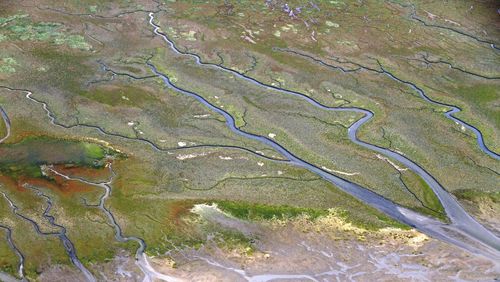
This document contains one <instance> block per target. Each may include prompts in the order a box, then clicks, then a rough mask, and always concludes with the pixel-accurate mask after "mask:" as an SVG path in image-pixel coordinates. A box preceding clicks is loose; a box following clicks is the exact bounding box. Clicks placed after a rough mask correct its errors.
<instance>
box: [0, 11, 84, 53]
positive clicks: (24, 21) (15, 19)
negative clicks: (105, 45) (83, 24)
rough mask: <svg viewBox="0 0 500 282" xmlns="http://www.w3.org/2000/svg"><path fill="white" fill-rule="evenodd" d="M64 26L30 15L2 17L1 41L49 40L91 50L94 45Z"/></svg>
mask: <svg viewBox="0 0 500 282" xmlns="http://www.w3.org/2000/svg"><path fill="white" fill-rule="evenodd" d="M63 27H64V26H63V25H62V24H60V23H53V22H33V21H31V19H30V17H29V15H26V14H17V15H12V16H9V17H6V18H0V42H2V41H6V40H13V41H16V40H20V41H48V42H51V43H54V44H56V45H66V46H68V47H70V48H73V49H80V50H86V51H88V50H90V48H92V46H91V45H90V44H88V43H87V42H85V38H84V37H83V36H81V35H75V34H67V33H65V32H61V29H62V28H63Z"/></svg>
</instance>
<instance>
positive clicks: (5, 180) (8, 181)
mask: <svg viewBox="0 0 500 282" xmlns="http://www.w3.org/2000/svg"><path fill="white" fill-rule="evenodd" d="M0 183H1V184H2V185H4V186H5V187H7V188H11V189H16V190H17V191H18V192H25V191H26V189H24V188H23V187H22V186H21V185H22V183H19V182H18V181H16V180H14V179H13V178H11V177H9V176H5V175H0Z"/></svg>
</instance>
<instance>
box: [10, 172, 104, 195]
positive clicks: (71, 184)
mask: <svg viewBox="0 0 500 282" xmlns="http://www.w3.org/2000/svg"><path fill="white" fill-rule="evenodd" d="M53 178H54V181H51V180H48V179H44V178H20V179H18V181H17V183H16V187H17V189H18V190H19V191H26V189H25V188H24V187H23V185H24V184H28V185H32V186H34V187H39V188H46V189H50V190H52V191H54V192H56V193H58V194H62V195H63V196H71V195H73V194H79V193H89V192H95V191H96V188H94V187H93V186H90V185H88V184H85V183H81V182H78V181H68V180H66V179H64V178H62V177H60V176H54V177H53Z"/></svg>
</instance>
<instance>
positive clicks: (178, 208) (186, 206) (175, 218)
mask: <svg viewBox="0 0 500 282" xmlns="http://www.w3.org/2000/svg"><path fill="white" fill-rule="evenodd" d="M195 204H196V202H195V201H176V202H172V203H169V204H168V218H167V219H166V220H167V224H172V223H173V224H174V225H176V226H180V225H184V224H185V223H184V222H183V221H182V218H183V217H184V216H186V215H188V214H189V213H190V210H191V208H192V207H193V205H195Z"/></svg>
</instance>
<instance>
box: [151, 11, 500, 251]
mask: <svg viewBox="0 0 500 282" xmlns="http://www.w3.org/2000/svg"><path fill="white" fill-rule="evenodd" d="M149 24H150V25H151V26H152V27H153V32H154V33H155V34H156V35H158V36H160V37H162V38H163V40H164V41H165V42H166V43H167V45H168V46H170V49H171V51H172V52H174V53H175V54H177V55H184V56H189V57H191V58H193V59H194V60H195V62H196V64H198V65H200V66H206V67H212V68H215V69H217V70H221V71H224V72H230V73H231V74H233V75H235V76H237V77H238V78H240V79H242V80H245V81H247V82H250V83H252V84H254V85H257V86H260V87H262V88H265V89H272V90H277V91H279V92H281V93H283V94H287V95H292V96H295V97H299V98H302V99H304V100H306V101H307V102H308V103H310V104H311V105H313V106H314V107H317V108H320V109H322V110H328V111H340V112H357V113H362V114H363V115H364V116H363V117H362V118H361V119H359V120H358V121H356V122H355V123H354V124H352V125H351V126H350V127H349V129H348V136H349V139H350V140H351V141H352V142H354V143H355V144H357V145H360V146H362V147H364V148H367V149H369V150H372V151H374V152H378V153H380V154H383V155H384V156H386V157H390V158H392V159H395V160H397V161H399V162H401V163H402V164H404V165H405V166H406V167H408V168H409V169H410V170H412V171H413V172H414V173H416V174H418V175H419V176H420V177H421V178H422V179H423V180H424V181H425V182H426V183H427V184H428V185H429V186H430V187H431V189H432V190H433V191H434V193H435V194H436V196H437V197H438V199H439V200H440V202H441V204H442V205H443V208H444V209H445V212H446V214H447V216H448V217H449V219H450V221H451V223H449V224H446V223H443V222H440V221H438V220H435V219H432V218H429V217H426V216H423V215H421V214H419V213H416V212H413V211H411V210H409V209H406V208H403V207H401V206H399V205H397V204H395V203H394V202H392V201H390V200H388V199H386V198H384V197H383V196H381V195H379V194H376V193H374V192H372V191H370V190H368V189H366V188H364V187H362V186H360V185H358V184H355V183H352V182H350V181H348V180H346V179H344V178H342V177H339V176H336V175H333V174H331V173H329V172H327V171H325V170H323V169H321V168H319V167H317V166H315V165H314V164H312V163H309V162H307V161H305V160H303V159H300V158H299V157H297V156H295V155H294V154H293V153H291V152H290V151H288V150H287V149H286V148H285V147H283V146H281V145H280V144H278V143H277V142H275V141H273V140H271V139H270V138H267V137H265V136H260V135H256V134H253V133H249V132H246V131H243V130H241V129H240V128H238V127H237V126H236V124H235V119H234V118H233V117H232V116H231V115H230V114H229V113H228V112H226V111H225V110H223V109H221V108H218V107H217V106H215V105H213V104H211V103H210V102H209V101H207V100H206V99H205V98H203V97H202V96H201V95H199V94H197V93H195V92H192V91H189V90H186V89H183V88H181V87H179V86H176V85H175V84H174V83H172V82H171V81H170V78H169V77H168V76H167V75H165V74H163V73H161V72H159V71H158V69H157V68H156V67H155V66H154V65H153V64H152V63H151V62H149V61H148V62H147V64H148V65H149V67H150V68H151V70H152V71H153V72H154V73H155V74H156V75H158V76H159V77H161V78H162V79H163V81H164V83H165V85H166V86H167V87H169V88H171V89H173V90H175V91H177V92H179V93H182V94H184V95H186V96H189V97H191V98H194V99H196V100H198V101H199V102H201V103H202V104H203V105H205V106H206V107H208V108H210V110H212V111H213V112H216V113H218V114H220V115H222V116H223V117H224V118H225V120H226V125H227V127H228V128H229V129H231V130H232V131H233V132H234V133H236V134H238V135H240V136H242V137H245V138H248V139H252V140H255V141H258V142H261V143H263V144H265V145H268V146H270V147H272V148H274V149H275V150H276V151H278V152H279V153H280V154H281V155H283V156H284V157H286V158H287V159H288V160H289V163H290V164H292V165H295V166H299V167H303V168H305V169H307V170H309V171H310V172H313V173H315V174H316V175H318V176H320V177H322V178H323V179H325V180H327V181H328V182H330V183H332V184H335V185H336V186H337V187H339V188H340V189H342V190H343V191H345V192H347V193H349V194H351V195H353V196H354V197H356V198H358V199H360V200H361V201H363V202H364V203H366V204H368V205H370V206H372V207H374V208H376V209H378V210H380V211H382V212H384V213H385V214H387V215H389V216H391V217H392V218H394V219H396V220H398V221H400V222H403V223H405V224H408V225H410V226H412V227H414V228H416V229H417V230H419V231H421V232H423V233H425V234H428V235H430V236H432V237H435V238H437V239H440V240H442V241H445V242H449V243H452V244H454V245H457V246H459V247H461V248H463V249H466V250H468V251H469V252H472V253H475V254H478V255H483V256H485V257H488V258H490V259H494V260H498V259H500V239H499V238H498V237H496V236H495V235H494V234H493V233H492V232H491V231H489V230H488V229H486V228H485V227H483V226H482V225H481V224H480V223H478V222H477V221H476V220H475V219H473V218H472V217H471V216H470V215H469V214H468V213H467V212H466V211H465V210H464V209H463V208H462V207H461V206H460V204H459V203H458V202H457V200H455V199H454V198H453V197H452V196H451V195H450V194H449V193H448V192H446V190H445V189H444V188H443V187H442V186H441V184H440V183H439V182H438V181H437V180H436V179H435V178H434V177H433V176H432V175H431V174H429V173H428V172H427V171H426V170H424V169H423V168H422V167H421V166H420V165H418V164H417V163H415V162H413V161H411V160H410V159H408V158H406V157H404V156H403V155H401V154H398V153H396V152H393V151H391V150H388V149H385V148H382V147H379V146H376V145H373V144H370V143H366V142H363V141H361V140H359V139H358V138H357V136H356V134H357V131H358V129H359V128H360V127H361V126H362V125H363V124H365V123H366V122H367V121H369V120H370V119H371V118H372V117H373V116H374V114H373V112H371V111H369V110H366V109H362V108H357V107H350V108H347V107H346V108H334V107H328V106H325V105H323V104H321V103H319V102H317V101H316V100H314V99H312V98H310V97H308V96H306V95H304V94H302V93H300V92H296V91H291V90H286V89H284V88H280V87H276V86H272V85H267V84H265V83H262V82H260V81H258V80H256V79H254V78H251V77H249V76H246V75H245V74H242V73H239V72H237V71H235V70H232V69H229V68H226V67H224V66H220V65H216V64H211V63H205V62H202V61H201V58H200V56H199V55H197V54H194V53H190V52H184V51H180V50H179V49H178V48H177V47H176V45H175V43H174V42H173V41H172V40H170V38H168V36H167V35H166V34H164V33H162V32H161V31H160V27H159V26H158V25H157V24H155V23H154V13H152V12H151V13H150V14H149Z"/></svg>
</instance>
